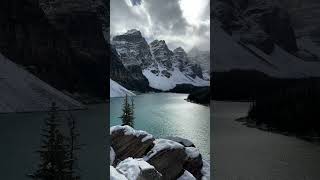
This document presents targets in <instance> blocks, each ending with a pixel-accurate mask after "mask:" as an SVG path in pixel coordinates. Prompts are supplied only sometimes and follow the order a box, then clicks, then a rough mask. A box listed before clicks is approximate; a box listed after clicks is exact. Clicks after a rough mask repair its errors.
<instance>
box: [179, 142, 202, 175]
mask: <svg viewBox="0 0 320 180" xmlns="http://www.w3.org/2000/svg"><path fill="white" fill-rule="evenodd" d="M185 152H186V154H187V158H186V159H185V162H184V164H183V168H184V169H186V170H188V171H189V172H190V173H191V174H192V175H193V176H194V177H196V178H197V179H200V178H201V177H202V173H201V169H202V166H203V163H202V156H201V154H200V151H199V149H198V148H196V147H186V148H185Z"/></svg>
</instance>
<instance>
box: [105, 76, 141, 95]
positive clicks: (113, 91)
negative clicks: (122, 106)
mask: <svg viewBox="0 0 320 180" xmlns="http://www.w3.org/2000/svg"><path fill="white" fill-rule="evenodd" d="M125 95H128V96H135V94H134V93H133V92H131V91H129V90H127V89H126V88H124V87H123V86H121V85H120V84H118V83H117V82H115V81H113V80H112V79H110V97H123V96H125Z"/></svg>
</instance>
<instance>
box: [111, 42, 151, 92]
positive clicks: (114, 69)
mask: <svg viewBox="0 0 320 180" xmlns="http://www.w3.org/2000/svg"><path fill="white" fill-rule="evenodd" d="M110 61H111V62H110V78H111V79H113V80H114V81H116V82H117V83H119V84H120V85H121V86H123V87H125V88H126V89H130V90H134V91H139V92H146V91H148V90H150V88H149V82H148V79H147V78H146V77H144V75H143V74H142V70H141V68H140V66H139V65H132V66H127V68H126V67H125V66H124V65H123V64H122V62H121V60H120V57H119V55H118V53H117V51H116V50H115V49H114V48H111V59H110Z"/></svg>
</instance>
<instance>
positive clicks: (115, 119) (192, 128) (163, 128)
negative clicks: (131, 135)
mask: <svg viewBox="0 0 320 180" xmlns="http://www.w3.org/2000/svg"><path fill="white" fill-rule="evenodd" d="M187 96H188V95H187V94H176V93H149V94H141V95H137V96H135V97H134V102H135V122H134V128H135V129H139V130H144V131H147V132H149V133H151V134H153V135H154V136H155V138H165V137H167V136H178V137H182V138H186V139H189V140H191V141H192V142H193V143H194V144H195V146H196V147H198V148H199V149H200V152H201V154H202V156H203V157H204V158H205V159H206V160H210V108H209V107H207V106H203V105H199V104H195V103H190V102H187V101H186V100H185V99H186V98H187ZM122 103H123V98H111V100H110V126H114V125H119V124H121V119H120V118H119V116H121V111H122V110H121V108H122Z"/></svg>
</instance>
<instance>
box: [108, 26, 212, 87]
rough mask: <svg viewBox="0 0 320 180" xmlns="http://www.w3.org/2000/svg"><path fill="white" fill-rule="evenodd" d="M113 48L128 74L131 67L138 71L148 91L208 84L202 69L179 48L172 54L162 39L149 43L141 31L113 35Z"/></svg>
mask: <svg viewBox="0 0 320 180" xmlns="http://www.w3.org/2000/svg"><path fill="white" fill-rule="evenodd" d="M112 45H113V46H114V47H115V49H116V51H117V52H118V55H119V57H120V60H121V62H122V64H123V65H124V66H125V67H126V69H127V70H128V71H129V72H130V71H131V72H132V70H131V69H132V67H133V66H139V67H140V68H141V70H142V74H143V75H144V77H146V78H147V79H148V82H149V86H150V87H151V88H154V89H158V90H164V91H166V90H170V89H173V88H174V87H176V85H178V84H191V85H194V86H208V85H209V82H208V81H206V80H204V79H203V74H202V70H201V67H200V66H199V65H198V64H195V63H192V62H191V61H190V60H189V59H188V57H187V54H186V52H185V51H184V50H183V49H182V48H181V47H179V48H177V49H175V50H174V51H171V50H170V49H169V48H168V46H167V45H166V42H165V41H164V40H154V41H153V42H151V43H150V44H148V43H147V41H146V40H145V38H144V37H143V36H142V34H141V32H140V31H138V30H135V29H133V30H129V31H128V32H126V33H124V34H122V35H118V36H114V37H113V39H112ZM135 72H137V71H135ZM139 73H140V72H139Z"/></svg>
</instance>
